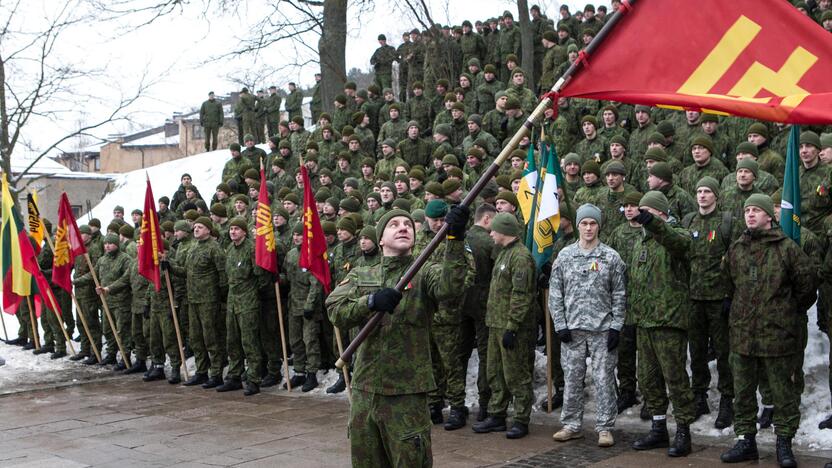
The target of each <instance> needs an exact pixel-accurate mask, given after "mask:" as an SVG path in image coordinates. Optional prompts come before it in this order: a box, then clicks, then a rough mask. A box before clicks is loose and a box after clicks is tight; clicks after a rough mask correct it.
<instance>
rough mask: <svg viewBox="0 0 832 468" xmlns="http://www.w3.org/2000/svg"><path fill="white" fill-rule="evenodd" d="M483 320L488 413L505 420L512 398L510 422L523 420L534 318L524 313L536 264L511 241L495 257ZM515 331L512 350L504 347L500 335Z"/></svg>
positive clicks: (530, 297)
mask: <svg viewBox="0 0 832 468" xmlns="http://www.w3.org/2000/svg"><path fill="white" fill-rule="evenodd" d="M491 275H492V276H491V285H490V288H489V292H488V309H487V312H486V315H485V324H486V325H487V326H488V364H487V366H488V385H489V386H490V387H491V392H492V394H491V401H490V402H489V404H488V414H489V415H490V416H493V417H495V418H505V416H506V410H507V409H508V405H509V403H510V402H511V400H512V398H513V399H514V421H515V422H516V423H517V422H519V423H522V424H528V423H529V415H530V414H531V410H532V396H533V393H532V373H533V367H534V341H535V337H534V332H535V327H534V325H535V323H536V322H535V320H532V318H531V317H530V316H529V314H530V313H531V308H532V302H533V298H534V294H535V266H534V260H533V259H532V256H531V254H530V253H529V251H528V249H526V247H525V246H524V245H523V244H522V243H521V242H520V240H519V239H518V240H515V241H514V242H512V243H511V244H509V245H507V246H505V247H503V248H502V249H500V253H499V254H498V255H497V259H496V260H495V261H494V270H493V271H492V274H491ZM507 331H513V332H515V333H516V334H517V343H516V344H515V347H514V349H506V348H504V347H503V343H502V338H503V334H504V333H505V332H507Z"/></svg>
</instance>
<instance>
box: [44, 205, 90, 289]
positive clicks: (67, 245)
mask: <svg viewBox="0 0 832 468" xmlns="http://www.w3.org/2000/svg"><path fill="white" fill-rule="evenodd" d="M85 253H87V248H86V247H85V246H84V240H83V239H81V231H79V230H78V225H77V224H76V223H75V216H73V215H72V206H71V205H70V204H69V198H68V197H67V196H66V192H64V193H62V194H61V201H60V204H59V205H58V226H57V229H56V230H55V255H54V257H53V258H52V282H53V283H54V284H56V285H58V286H60V287H61V288H63V289H64V290H66V291H67V292H69V293H71V292H72V278H71V275H72V267H73V266H74V265H75V257H77V256H79V255H84V254H85Z"/></svg>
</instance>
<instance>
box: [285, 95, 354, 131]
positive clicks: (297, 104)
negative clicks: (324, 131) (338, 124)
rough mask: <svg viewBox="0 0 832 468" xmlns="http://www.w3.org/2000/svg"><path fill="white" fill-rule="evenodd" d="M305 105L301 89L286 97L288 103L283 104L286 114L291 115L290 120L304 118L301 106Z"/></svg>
mask: <svg viewBox="0 0 832 468" xmlns="http://www.w3.org/2000/svg"><path fill="white" fill-rule="evenodd" d="M302 104H303V93H302V92H301V91H300V90H299V89H295V90H294V91H292V92H291V93H289V95H288V96H286V101H285V102H284V104H283V107H284V108H285V109H286V113H288V114H289V120H292V119H294V118H295V117H298V116H300V117H303V112H302V110H301V105H302ZM337 130H338V131H341V129H340V128H337Z"/></svg>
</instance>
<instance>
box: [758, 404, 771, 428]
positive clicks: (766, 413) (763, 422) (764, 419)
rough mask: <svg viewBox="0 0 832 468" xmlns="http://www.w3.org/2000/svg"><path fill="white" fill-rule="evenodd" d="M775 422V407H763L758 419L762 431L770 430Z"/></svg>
mask: <svg viewBox="0 0 832 468" xmlns="http://www.w3.org/2000/svg"><path fill="white" fill-rule="evenodd" d="M773 421H774V407H773V406H763V411H762V412H761V413H760V417H759V418H757V424H759V425H760V429H768V428H769V427H771V423H772V422H773Z"/></svg>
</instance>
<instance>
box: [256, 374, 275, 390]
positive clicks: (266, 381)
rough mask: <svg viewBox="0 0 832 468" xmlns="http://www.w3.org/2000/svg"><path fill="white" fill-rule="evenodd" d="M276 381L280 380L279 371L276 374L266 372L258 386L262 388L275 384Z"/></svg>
mask: <svg viewBox="0 0 832 468" xmlns="http://www.w3.org/2000/svg"><path fill="white" fill-rule="evenodd" d="M278 382H280V373H279V372H278V373H277V374H271V373H269V374H266V376H265V377H263V381H262V382H260V386H261V387H263V388H266V387H274V386H275V385H277V383H278Z"/></svg>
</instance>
